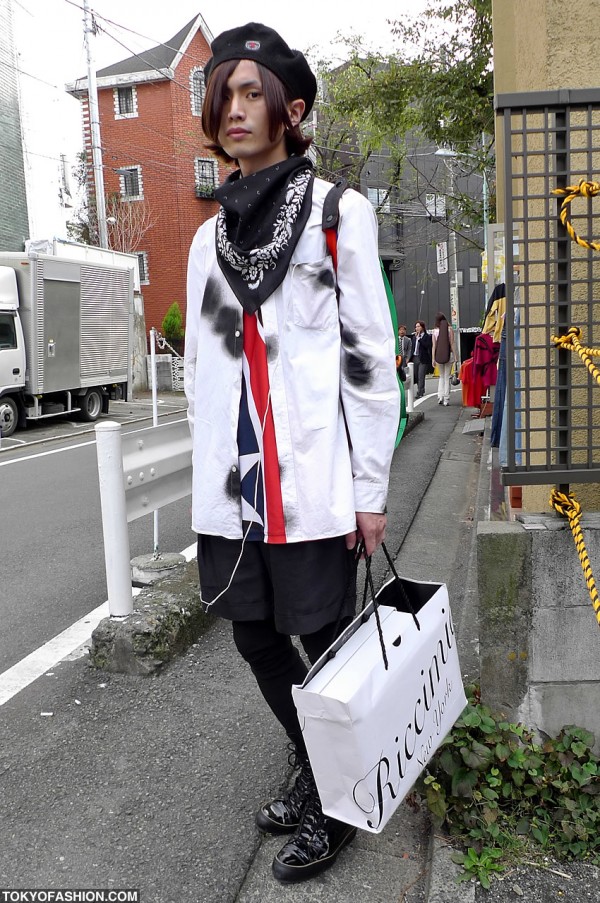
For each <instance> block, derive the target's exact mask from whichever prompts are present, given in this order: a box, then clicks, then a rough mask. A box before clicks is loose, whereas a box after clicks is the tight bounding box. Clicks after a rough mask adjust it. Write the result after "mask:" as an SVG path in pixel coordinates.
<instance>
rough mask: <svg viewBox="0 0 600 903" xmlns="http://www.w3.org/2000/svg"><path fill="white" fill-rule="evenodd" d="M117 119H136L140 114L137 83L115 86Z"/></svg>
mask: <svg viewBox="0 0 600 903" xmlns="http://www.w3.org/2000/svg"><path fill="white" fill-rule="evenodd" d="M113 101H114V105H115V119H136V118H137V115H138V103H137V91H136V87H135V85H121V87H120V88H118V87H117V88H113Z"/></svg>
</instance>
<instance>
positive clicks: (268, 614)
mask: <svg viewBox="0 0 600 903" xmlns="http://www.w3.org/2000/svg"><path fill="white" fill-rule="evenodd" d="M211 50H212V54H213V55H212V57H211V59H210V60H209V61H208V63H207V65H206V68H205V70H204V72H205V79H206V94H205V98H204V103H203V107H202V129H203V131H204V134H205V135H206V136H207V138H208V140H209V142H210V144H209V148H210V149H211V150H212V151H213V152H214V153H215V154H216V155H217V156H218V157H220V159H222V160H226V161H234V162H235V164H236V165H237V169H236V170H235V172H234V173H233V174H232V175H231V176H229V177H228V178H227V179H226V181H225V182H224V184H223V185H221V186H220V187H219V188H218V189H217V190H216V192H215V197H216V199H217V201H218V202H219V204H220V205H221V207H220V210H219V212H218V213H217V214H216V216H214V217H212V218H211V219H209V220H208V221H207V222H205V223H204V224H203V225H201V226H200V228H199V230H198V232H197V233H196V236H195V237H194V240H193V242H192V246H191V249H190V257H189V264H188V284H187V329H186V342H185V390H186V395H187V398H188V404H189V409H188V418H189V422H190V429H191V432H192V444H193V461H194V467H193V482H192V527H193V529H194V530H195V532H196V533H197V534H198V567H199V573H200V585H201V592H202V599H203V602H204V605H205V608H206V609H208V610H211V611H212V612H213V613H215V614H217V615H219V616H221V617H223V618H226V619H228V620H230V621H231V622H232V627H233V639H234V643H235V645H236V647H237V649H238V652H239V653H240V655H241V656H242V657H243V658H244V659H245V661H246V662H247V663H248V665H249V666H250V668H251V670H252V673H253V674H254V677H255V679H256V681H257V683H258V687H259V689H260V691H261V693H262V695H263V696H264V698H265V701H266V702H267V704H268V705H269V707H270V708H271V710H272V712H273V714H274V715H275V717H276V718H277V720H278V721H279V723H280V724H281V726H282V727H283V729H284V730H285V732H286V733H287V735H288V737H289V739H290V741H291V743H292V744H293V759H292V763H293V764H295V766H296V767H297V770H298V775H297V777H296V780H295V783H294V785H293V787H292V788H291V790H290V791H288V792H286V793H284V794H282V795H281V796H279V797H278V798H276V799H274V800H271V801H269V802H267V803H265V804H264V805H263V806H261V808H260V809H259V810H258V812H257V814H256V823H257V825H258V827H259V828H260V829H261V830H262V831H268V832H270V833H273V834H289V835H290V837H289V839H288V840H287V842H286V843H285V844H284V845H283V846H282V848H281V850H280V851H279V852H278V853H277V855H276V856H275V859H274V860H273V872H274V874H275V876H276V877H277V878H278V879H279V880H281V881H287V882H289V881H303V880H305V879H307V878H311V877H313V876H315V875H318V874H319V873H320V872H322V871H324V870H325V869H326V868H328V867H329V866H330V865H332V864H333V862H334V861H335V859H336V857H337V855H338V853H339V852H340V850H342V849H343V847H345V846H346V845H347V844H348V843H350V841H351V840H352V839H353V837H354V836H355V834H356V828H353V827H352V826H350V825H347V824H344V823H342V822H340V821H337V820H336V819H333V818H329V817H327V816H325V815H324V814H323V811H322V808H321V801H320V799H319V795H318V792H317V788H316V785H315V782H314V778H313V774H312V770H311V767H310V762H309V759H308V755H307V752H306V747H305V745H304V740H303V736H302V729H301V726H300V724H299V722H298V716H297V712H296V707H295V705H294V702H293V699H292V686H293V685H294V684H300V683H302V682H303V680H304V678H305V677H306V674H307V668H306V665H305V663H304V661H303V659H302V658H301V656H300V654H299V653H298V650H297V648H296V646H295V645H294V644H293V643H292V640H291V637H292V636H294V635H297V636H299V638H300V642H301V644H302V647H303V649H304V651H305V653H306V656H307V658H308V660H309V661H310V662H311V663H313V662H315V661H316V660H317V659H318V658H319V657H320V656H321V655H322V654H323V653H324V652H325V651H326V650H327V648H328V647H329V646H330V645H331V643H332V641H333V640H334V639H335V636H336V631H337V630H339V629H340V627H342V626H344V625H345V624H347V623H348V621H349V620H350V619H351V618H352V617H353V615H354V612H355V606H356V545H357V542H358V541H359V540H362V541H363V542H364V547H365V552H366V554H367V555H371V554H372V553H373V552H374V550H375V549H376V548H377V546H378V545H379V544H380V543H381V542H382V540H383V539H384V534H385V527H386V516H385V513H384V512H385V505H386V497H387V490H388V480H389V469H390V465H391V460H392V454H393V451H394V440H395V437H396V432H397V427H398V416H399V407H400V393H399V388H398V380H397V378H396V373H395V369H394V351H395V337H394V335H393V331H392V330H391V321H390V312H389V306H388V301H387V296H386V291H385V286H384V283H383V279H382V276H381V269H380V264H379V254H378V243H377V220H376V217H375V214H374V212H373V207H372V205H371V204H370V203H369V202H368V201H367V199H366V198H365V197H363V195H361V194H359V193H358V192H356V191H353V190H347V191H346V192H345V193H344V194H343V195H342V197H341V199H340V202H339V224H338V230H337V270H336V269H335V268H334V263H333V259H332V256H331V254H329V253H328V250H327V244H326V238H325V233H324V231H323V228H322V219H323V204H324V201H325V198H326V197H327V195H328V193H329V191H330V190H331V188H332V186H331V185H330V184H329V183H328V182H325V181H323V180H321V179H317V178H315V176H314V171H313V167H312V164H311V162H310V160H309V159H308V158H307V157H306V156H305V151H306V150H307V148H308V146H309V145H310V143H311V139H310V138H307V137H305V136H304V135H303V134H302V132H301V130H300V123H301V121H302V120H304V119H305V118H306V116H307V115H308V113H309V111H310V109H311V107H312V105H313V103H314V100H315V95H316V91H317V83H316V79H315V76H314V74H313V73H312V72H311V70H310V68H309V65H308V63H307V61H306V59H305V57H304V56H303V55H302V53H300V52H299V51H297V50H291V49H290V48H289V47H288V45H287V44H286V43H285V41H284V40H283V39H282V38H281V36H280V35H279V34H277V32H275V31H273V30H272V29H271V28H267V27H266V26H264V25H260V24H256V23H249V24H248V25H244V26H241V27H239V28H234V29H231V30H229V31H227V32H224V33H223V34H221V35H219V36H218V37H217V38H215V40H214V41H213V42H212V44H211ZM256 730H261V731H263V732H264V731H266V732H268V731H270V730H272V732H273V743H274V744H275V745H277V744H278V743H279V742H280V736H281V735H280V734H279V732H277V731H275V730H273V725H271V726H269V724H268V722H266V723H265V724H264V725H262V726H259V725H257V726H256ZM240 742H247V741H246V738H240ZM333 753H334V751H332V754H333ZM226 792H227V788H226V787H224V788H223V794H226ZM222 804H223V805H231V806H232V807H235V806H236V805H237V801H236V800H234V799H232V800H230V801H229V802H228V801H226V800H225V799H223V803H222ZM202 817H207V815H206V813H203V814H202ZM213 817H214V818H215V819H218V817H219V813H218V812H215V813H213Z"/></svg>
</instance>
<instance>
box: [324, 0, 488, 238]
mask: <svg viewBox="0 0 600 903" xmlns="http://www.w3.org/2000/svg"><path fill="white" fill-rule="evenodd" d="M392 31H393V32H394V34H396V35H397V36H398V37H399V38H400V39H401V41H402V48H403V49H402V54H400V53H392V54H387V55H386V54H381V53H377V52H373V51H371V50H368V49H366V48H365V47H364V45H363V44H362V42H361V41H360V39H356V38H354V39H344V40H343V44H344V45H345V51H346V55H347V56H348V59H347V61H346V62H345V63H344V64H343V65H342V66H338V67H336V68H333V67H332V66H331V64H328V63H327V62H326V61H322V62H321V63H320V64H319V65H318V67H317V69H318V74H319V79H320V82H321V85H322V92H321V95H322V100H321V102H320V104H319V107H318V112H317V129H316V133H315V142H314V145H315V153H316V163H317V171H318V172H319V173H320V174H322V175H323V176H324V177H325V178H329V179H331V178H336V177H337V176H338V175H340V174H342V175H345V176H346V178H348V180H349V182H350V184H351V185H352V186H353V187H356V188H358V187H360V184H361V179H362V180H364V177H365V176H369V177H370V178H371V183H372V184H377V185H378V188H377V191H376V193H374V194H373V197H374V199H375V200H376V201H377V205H376V206H377V209H378V213H379V214H380V219H381V220H382V224H383V223H384V222H387V223H388V225H389V223H390V220H391V218H393V217H394V216H396V219H397V221H398V228H397V229H396V233H397V234H398V235H400V238H399V239H398V241H399V242H404V241H405V239H404V238H403V237H402V223H401V219H402V216H403V215H404V214H405V213H406V212H407V211H412V212H414V209H415V207H416V206H419V205H420V206H421V208H423V193H424V190H426V191H429V192H433V193H435V194H444V195H448V172H447V169H446V167H445V165H444V164H443V162H442V161H440V165H439V166H437V167H434V168H433V169H432V167H431V166H425V165H423V166H422V171H421V172H420V173H419V171H418V170H417V172H416V173H415V172H411V167H412V168H413V169H414V167H415V161H416V160H417V158H418V157H420V156H423V157H424V156H427V155H429V156H431V155H432V153H433V151H434V150H435V148H436V147H441V146H444V145H446V146H450V147H452V148H454V149H455V150H456V152H457V154H458V156H457V158H456V159H455V161H454V163H453V164H452V165H453V167H454V179H453V182H454V186H453V187H454V192H453V198H451V199H450V198H449V203H448V208H447V213H448V212H450V213H452V217H451V220H452V221H451V222H449V223H448V226H449V228H455V227H456V223H458V222H460V223H461V224H466V225H467V226H471V225H473V226H477V225H479V226H480V225H481V224H482V223H483V220H484V203H483V195H484V192H483V190H482V189H480V190H479V192H478V195H477V197H475V198H474V197H473V194H472V182H469V183H468V184H469V192H467V191H461V190H460V188H461V186H465V185H466V184H467V182H465V181H464V180H465V179H467V178H468V177H469V176H470V175H472V174H473V173H476V174H478V175H479V177H480V178H481V182H480V185H482V186H483V180H484V179H485V186H486V194H487V211H486V213H487V216H488V219H491V218H493V210H494V198H495V191H494V182H495V180H494V179H493V167H494V157H493V152H492V146H493V143H492V138H491V135H492V133H493V122H494V111H493V83H492V30H491V0H430V3H429V6H428V7H427V9H426V11H425V12H424V13H423V14H421V15H420V16H418V17H417V18H416V19H415V18H413V19H410V18H409V17H405V18H404V19H403V20H399V21H396V22H394V23H393V25H392ZM423 36H425V37H423ZM482 135H486V136H487V137H486V140H485V141H484V142H483V143H482ZM409 147H410V148H411V149H412V150H411V154H410V157H411V160H412V162H408V163H407V158H408V156H409V154H408V152H407V149H408V148H409ZM420 148H422V151H423V152H421V150H420ZM415 149H416V153H415ZM382 158H385V161H384V162H382ZM374 175H375V176H376V178H374ZM424 212H425V211H424V209H421V213H422V214H423V213H424ZM465 238H466V240H467V241H473V239H472V238H471V235H470V234H469V230H467V234H466V236H465Z"/></svg>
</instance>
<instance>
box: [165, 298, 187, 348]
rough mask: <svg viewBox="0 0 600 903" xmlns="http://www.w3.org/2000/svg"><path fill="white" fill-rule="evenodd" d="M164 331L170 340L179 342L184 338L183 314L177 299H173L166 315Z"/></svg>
mask: <svg viewBox="0 0 600 903" xmlns="http://www.w3.org/2000/svg"><path fill="white" fill-rule="evenodd" d="M162 332H163V335H164V336H165V338H166V339H168V340H169V342H179V341H180V340H181V339H182V338H183V334H184V330H183V314H182V313H181V308H180V307H179V304H178V302H177V301H173V303H172V304H171V306H170V307H169V309H168V311H167V312H166V314H165V316H164V319H163V321H162Z"/></svg>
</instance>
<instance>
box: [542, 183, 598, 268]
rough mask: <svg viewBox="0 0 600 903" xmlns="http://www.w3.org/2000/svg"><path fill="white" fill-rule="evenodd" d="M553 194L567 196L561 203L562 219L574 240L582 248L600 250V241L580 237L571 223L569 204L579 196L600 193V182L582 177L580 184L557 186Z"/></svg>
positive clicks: (592, 195)
mask: <svg viewBox="0 0 600 903" xmlns="http://www.w3.org/2000/svg"><path fill="white" fill-rule="evenodd" d="M552 194H557V195H559V196H561V197H564V198H565V199H564V201H563V202H562V204H561V205H560V221H561V223H562V224H563V226H564V227H565V229H566V230H567V232H568V233H569V235H570V236H571V238H572V240H573V241H575V242H577V244H578V245H581V247H582V248H589V249H590V250H592V251H600V242H597V241H587V240H586V239H585V238H580V237H579V235H577V233H576V231H575V229H574V228H573V226H572V225H571V223H570V221H569V217H568V213H569V205H570V204H571V201H572V200H574V199H575V198H577V197H583V198H593V197H595V196H596V195H597V194H600V182H586V181H585V179H581V181H580V182H579V184H578V185H569V186H567V188H555V189H554V190H553V191H552Z"/></svg>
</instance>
